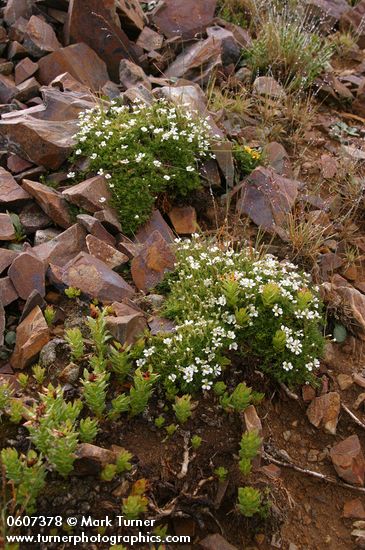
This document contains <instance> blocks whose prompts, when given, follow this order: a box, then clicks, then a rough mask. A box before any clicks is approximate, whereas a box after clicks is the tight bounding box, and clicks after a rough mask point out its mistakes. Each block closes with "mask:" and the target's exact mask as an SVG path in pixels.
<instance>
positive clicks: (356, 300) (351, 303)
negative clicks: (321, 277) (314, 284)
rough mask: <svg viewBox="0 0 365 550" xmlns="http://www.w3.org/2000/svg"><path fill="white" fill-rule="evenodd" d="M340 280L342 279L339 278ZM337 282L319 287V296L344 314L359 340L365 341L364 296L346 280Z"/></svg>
mask: <svg viewBox="0 0 365 550" xmlns="http://www.w3.org/2000/svg"><path fill="white" fill-rule="evenodd" d="M341 279H342V278H341ZM341 279H340V280H339V279H338V280H337V281H338V282H337V284H336V282H335V280H334V278H333V279H332V282H328V283H323V284H322V285H321V295H322V298H323V299H324V301H325V302H326V303H329V302H330V303H331V306H332V307H338V308H339V309H340V310H343V311H345V312H346V317H347V318H351V319H352V321H353V322H352V326H353V328H354V329H355V330H356V333H357V335H358V336H359V338H361V340H365V295H364V294H362V293H361V292H359V291H358V290H356V289H355V288H353V287H352V286H350V285H349V283H347V281H346V280H344V279H343V280H341Z"/></svg>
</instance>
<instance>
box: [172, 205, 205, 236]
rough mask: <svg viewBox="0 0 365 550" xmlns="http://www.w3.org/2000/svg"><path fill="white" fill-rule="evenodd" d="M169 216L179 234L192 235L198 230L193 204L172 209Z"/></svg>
mask: <svg viewBox="0 0 365 550" xmlns="http://www.w3.org/2000/svg"><path fill="white" fill-rule="evenodd" d="M169 218H170V220H171V223H172V225H173V226H174V229H175V231H176V233H177V234H178V235H191V234H192V233H195V232H196V230H197V227H198V226H197V219H196V211H195V208H194V207H193V206H181V207H176V208H173V209H172V210H170V212H169Z"/></svg>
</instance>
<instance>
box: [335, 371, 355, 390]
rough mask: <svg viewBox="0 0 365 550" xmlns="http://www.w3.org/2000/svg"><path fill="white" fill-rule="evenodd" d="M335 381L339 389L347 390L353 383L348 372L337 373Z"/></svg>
mask: <svg viewBox="0 0 365 550" xmlns="http://www.w3.org/2000/svg"><path fill="white" fill-rule="evenodd" d="M337 382H338V385H339V387H340V390H342V391H345V390H348V389H349V388H351V386H352V384H353V380H352V376H350V375H349V374H339V375H338V376H337Z"/></svg>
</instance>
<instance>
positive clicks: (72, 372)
mask: <svg viewBox="0 0 365 550" xmlns="http://www.w3.org/2000/svg"><path fill="white" fill-rule="evenodd" d="M80 368H81V367H80V366H79V365H75V363H69V364H68V365H66V367H65V368H64V369H63V370H62V371H61V372H60V373H59V375H58V378H59V379H60V380H61V382H63V383H64V384H76V383H77V382H78V380H79V376H80Z"/></svg>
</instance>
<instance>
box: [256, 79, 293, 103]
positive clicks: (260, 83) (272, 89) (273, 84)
mask: <svg viewBox="0 0 365 550" xmlns="http://www.w3.org/2000/svg"><path fill="white" fill-rule="evenodd" d="M253 90H254V92H256V93H257V94H258V95H263V96H267V97H272V98H275V99H276V98H279V99H281V98H283V97H285V95H286V94H285V90H284V88H283V87H282V86H281V84H279V83H278V82H277V81H276V80H275V78H273V77H272V76H258V77H257V78H256V79H255V81H254V83H253Z"/></svg>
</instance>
